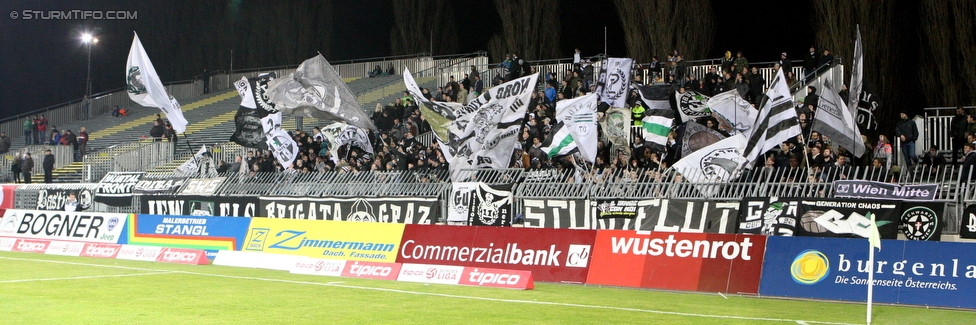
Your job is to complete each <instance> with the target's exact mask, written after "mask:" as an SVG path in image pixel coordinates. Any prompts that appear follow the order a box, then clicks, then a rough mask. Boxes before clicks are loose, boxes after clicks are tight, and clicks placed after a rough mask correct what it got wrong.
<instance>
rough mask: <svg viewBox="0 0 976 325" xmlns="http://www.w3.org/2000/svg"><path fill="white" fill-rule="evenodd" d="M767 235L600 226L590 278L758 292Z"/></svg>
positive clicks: (629, 283) (604, 281)
mask: <svg viewBox="0 0 976 325" xmlns="http://www.w3.org/2000/svg"><path fill="white" fill-rule="evenodd" d="M765 245H766V236H756V235H732V234H691V233H674V232H663V231H661V232H651V233H647V232H637V231H630V230H598V231H597V234H596V243H595V244H594V246H593V257H592V258H591V259H590V265H591V266H590V272H589V274H588V275H587V279H586V283H587V284H602V285H614V286H624V287H639V288H653V289H667V290H688V291H702V292H728V293H753V294H754V293H757V292H759V276H760V271H761V270H762V264H763V252H764V248H765Z"/></svg>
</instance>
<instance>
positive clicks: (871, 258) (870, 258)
mask: <svg viewBox="0 0 976 325" xmlns="http://www.w3.org/2000/svg"><path fill="white" fill-rule="evenodd" d="M871 222H872V223H874V221H873V220H872V221H871ZM873 298H874V246H873V245H871V240H870V239H869V240H868V311H867V321H868V325H871V303H872V302H873V300H874V299H873Z"/></svg>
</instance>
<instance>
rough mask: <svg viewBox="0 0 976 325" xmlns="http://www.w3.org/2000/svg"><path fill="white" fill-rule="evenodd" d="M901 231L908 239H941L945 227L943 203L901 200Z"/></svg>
mask: <svg viewBox="0 0 976 325" xmlns="http://www.w3.org/2000/svg"><path fill="white" fill-rule="evenodd" d="M901 207H902V210H901V219H900V222H901V224H900V227H899V229H901V233H902V234H904V235H905V237H907V238H908V239H909V240H931V241H940V240H942V229H943V228H945V217H944V214H945V203H936V202H903V203H902V205H901Z"/></svg>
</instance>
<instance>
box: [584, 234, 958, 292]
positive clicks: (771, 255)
mask: <svg viewBox="0 0 976 325" xmlns="http://www.w3.org/2000/svg"><path fill="white" fill-rule="evenodd" d="M869 247H870V246H869V245H868V241H867V240H866V239H853V238H851V239H845V238H810V237H807V238H778V237H769V238H768V239H767V243H766V260H765V262H764V263H763V270H762V281H761V283H760V285H759V294H760V295H764V296H779V297H796V298H812V299H830V300H846V301H862V302H863V301H866V300H867V283H868V274H867V271H868V249H869ZM881 247H882V248H881V250H880V251H876V252H875V254H874V266H875V267H874V302H875V303H896V304H909V305H920V306H942V307H960V308H976V300H974V299H972V293H973V291H976V259H974V257H973V254H972V252H973V244H971V243H952V242H932V241H904V240H882V241H881ZM595 257H596V256H595V255H594V258H595ZM595 262H596V261H594V263H595ZM591 277H592V275H591Z"/></svg>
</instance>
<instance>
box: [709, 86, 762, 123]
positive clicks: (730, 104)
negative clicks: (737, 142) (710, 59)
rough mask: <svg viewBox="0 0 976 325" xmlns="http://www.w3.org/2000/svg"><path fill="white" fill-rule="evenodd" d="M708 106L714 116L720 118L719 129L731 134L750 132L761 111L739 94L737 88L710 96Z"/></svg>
mask: <svg viewBox="0 0 976 325" xmlns="http://www.w3.org/2000/svg"><path fill="white" fill-rule="evenodd" d="M708 108H709V109H710V110H711V111H712V117H715V118H716V119H718V120H719V123H718V124H719V129H722V130H725V131H726V132H728V133H729V134H735V133H740V132H748V131H749V130H751V129H752V124H753V123H755V122H756V117H758V116H759V111H758V110H756V108H754V107H752V105H751V104H749V101H747V100H746V99H745V98H742V96H739V92H738V91H737V90H735V89H733V90H729V91H726V92H723V93H720V94H718V95H715V96H712V98H709V99H708ZM726 125H727V126H726Z"/></svg>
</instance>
